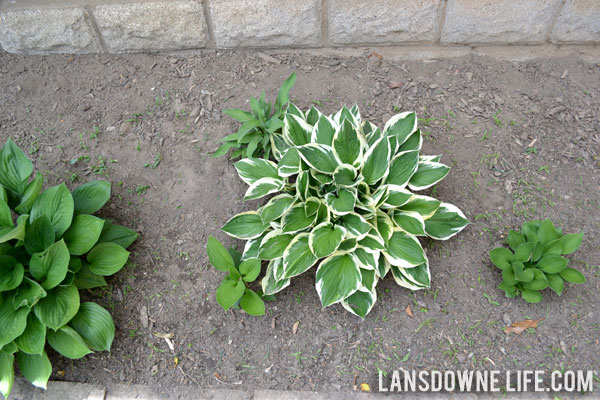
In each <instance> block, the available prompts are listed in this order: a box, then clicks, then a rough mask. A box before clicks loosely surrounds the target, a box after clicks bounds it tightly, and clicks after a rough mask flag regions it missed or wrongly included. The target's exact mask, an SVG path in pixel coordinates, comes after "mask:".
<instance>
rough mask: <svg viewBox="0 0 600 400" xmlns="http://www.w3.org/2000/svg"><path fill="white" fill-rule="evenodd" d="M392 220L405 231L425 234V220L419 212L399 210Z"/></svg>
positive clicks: (413, 233)
mask: <svg viewBox="0 0 600 400" xmlns="http://www.w3.org/2000/svg"><path fill="white" fill-rule="evenodd" d="M438 210H439V209H438ZM392 220H393V221H394V223H395V224H396V226H397V227H398V228H400V229H402V230H403V231H405V232H408V233H410V234H412V235H418V236H419V235H420V236H423V235H425V221H424V220H423V217H422V216H421V214H419V213H418V212H414V211H397V212H395V213H394V214H393V217H392ZM428 221H429V220H428Z"/></svg>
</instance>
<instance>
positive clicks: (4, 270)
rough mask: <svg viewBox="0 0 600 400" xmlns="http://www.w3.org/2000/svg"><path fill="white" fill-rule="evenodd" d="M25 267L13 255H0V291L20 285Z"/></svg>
mask: <svg viewBox="0 0 600 400" xmlns="http://www.w3.org/2000/svg"><path fill="white" fill-rule="evenodd" d="M24 275H25V269H24V268H23V265H22V264H19V263H18V262H17V259H16V258H14V257H12V256H5V255H0V292H6V291H8V290H12V289H14V288H16V287H17V286H19V285H20V284H21V282H22V281H23V276H24Z"/></svg>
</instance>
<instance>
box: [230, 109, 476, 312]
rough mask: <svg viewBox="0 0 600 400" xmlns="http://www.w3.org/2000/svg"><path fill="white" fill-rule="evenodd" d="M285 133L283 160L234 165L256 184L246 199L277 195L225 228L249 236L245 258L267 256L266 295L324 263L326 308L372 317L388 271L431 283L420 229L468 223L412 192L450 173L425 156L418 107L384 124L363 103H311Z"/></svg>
mask: <svg viewBox="0 0 600 400" xmlns="http://www.w3.org/2000/svg"><path fill="white" fill-rule="evenodd" d="M290 109H291V110H297V108H290ZM282 133H283V134H282V137H283V140H282V141H280V142H279V143H273V151H274V155H275V157H276V159H277V163H275V162H272V161H268V160H263V159H257V158H246V159H243V160H241V161H238V162H237V163H236V164H235V167H236V169H237V172H238V174H239V176H240V177H241V178H242V180H244V181H245V182H246V183H247V184H248V185H250V187H249V188H248V191H247V192H246V195H245V199H247V200H250V199H258V198H261V197H263V196H267V195H272V194H276V195H275V196H274V197H272V198H271V199H270V200H269V201H268V202H267V203H266V204H265V205H264V206H263V207H261V208H259V209H258V210H257V211H249V212H244V213H241V214H238V215H236V216H235V217H233V218H232V219H230V220H229V221H228V222H227V224H226V225H225V226H224V227H223V230H224V231H225V232H226V233H228V234H229V235H231V236H233V237H236V238H238V239H246V240H248V242H247V243H246V246H245V250H244V254H243V259H252V258H258V259H260V260H266V261H268V267H267V270H266V274H265V276H264V278H263V279H262V288H263V292H264V294H265V295H270V294H274V293H276V292H278V291H280V290H282V289H283V288H285V287H286V286H288V285H289V283H290V279H291V278H293V277H295V276H298V275H300V274H302V273H303V272H306V271H308V270H309V269H311V268H312V267H315V266H316V267H317V270H316V289H317V292H318V294H319V297H320V299H321V303H322V305H323V307H328V306H330V305H332V304H335V303H341V304H342V306H344V308H346V309H347V310H348V311H350V312H352V313H354V314H356V315H358V316H360V317H363V318H364V317H365V316H366V315H367V314H368V313H369V311H370V310H371V309H372V307H373V305H374V304H375V301H376V299H377V292H376V290H375V287H376V285H377V282H378V280H379V279H382V278H383V277H385V276H386V274H387V273H388V272H389V271H391V272H392V276H393V277H394V280H395V281H396V282H397V283H398V284H399V285H400V286H403V287H406V288H408V289H411V290H418V289H422V288H427V287H429V285H430V280H431V274H430V272H429V262H428V260H427V256H426V254H425V251H424V250H423V248H422V246H421V243H420V240H419V236H421V237H425V236H429V237H430V238H433V239H438V240H446V239H448V238H450V237H452V236H454V235H455V234H457V233H458V232H460V231H461V230H462V229H463V228H464V227H465V226H466V225H467V224H468V223H469V222H468V221H467V219H466V218H465V216H464V214H463V213H462V212H461V211H460V210H459V209H458V208H457V207H455V206H453V205H452V204H448V203H443V202H441V201H440V200H436V199H435V198H433V197H429V196H426V195H422V194H417V193H414V192H420V191H422V190H424V189H427V188H429V187H431V186H433V185H435V184H436V183H438V182H439V181H440V180H442V179H443V178H444V177H445V176H446V175H447V174H448V171H449V170H450V168H449V167H448V166H446V165H444V164H441V163H440V162H439V161H440V156H422V155H420V154H419V153H420V149H421V145H422V138H421V133H420V131H419V130H418V129H417V117H416V115H415V113H412V112H407V113H402V114H398V115H396V116H394V117H393V118H391V119H390V120H389V121H388V122H387V123H386V124H385V127H384V128H383V129H380V128H378V127H377V126H375V125H374V124H372V123H371V122H369V121H361V118H360V113H359V110H358V108H357V107H356V106H355V107H353V108H352V109H348V108H346V107H344V108H342V110H340V111H339V112H338V113H337V114H335V115H333V116H326V115H323V114H321V113H320V112H319V111H318V110H317V109H315V108H314V107H313V108H311V109H310V110H309V111H308V112H307V113H306V114H304V113H302V112H301V111H299V110H298V111H295V112H293V113H290V112H288V113H287V115H286V116H285V118H284V127H283V132H282Z"/></svg>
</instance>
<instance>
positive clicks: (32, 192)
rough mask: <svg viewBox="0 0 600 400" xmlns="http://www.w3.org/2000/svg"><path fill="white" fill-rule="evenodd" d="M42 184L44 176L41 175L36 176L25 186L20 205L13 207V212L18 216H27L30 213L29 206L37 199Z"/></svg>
mask: <svg viewBox="0 0 600 400" xmlns="http://www.w3.org/2000/svg"><path fill="white" fill-rule="evenodd" d="M43 183H44V176H43V175H42V174H36V176H35V178H34V179H33V180H32V181H31V182H29V184H27V186H26V187H25V192H24V193H23V197H22V198H21V203H19V205H18V206H17V207H15V211H16V212H17V213H19V214H28V213H29V211H31V206H33V203H34V202H35V199H37V197H38V195H39V194H40V192H41V191H42V185H43Z"/></svg>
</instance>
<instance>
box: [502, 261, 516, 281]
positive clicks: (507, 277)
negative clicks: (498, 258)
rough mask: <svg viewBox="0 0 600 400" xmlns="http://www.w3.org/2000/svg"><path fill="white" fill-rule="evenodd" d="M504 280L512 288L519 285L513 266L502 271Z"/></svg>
mask: <svg viewBox="0 0 600 400" xmlns="http://www.w3.org/2000/svg"><path fill="white" fill-rule="evenodd" d="M502 280H503V281H504V282H505V283H506V284H507V285H510V286H514V285H516V284H517V279H516V277H515V272H514V270H513V268H512V265H511V266H509V267H508V268H504V269H503V270H502Z"/></svg>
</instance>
